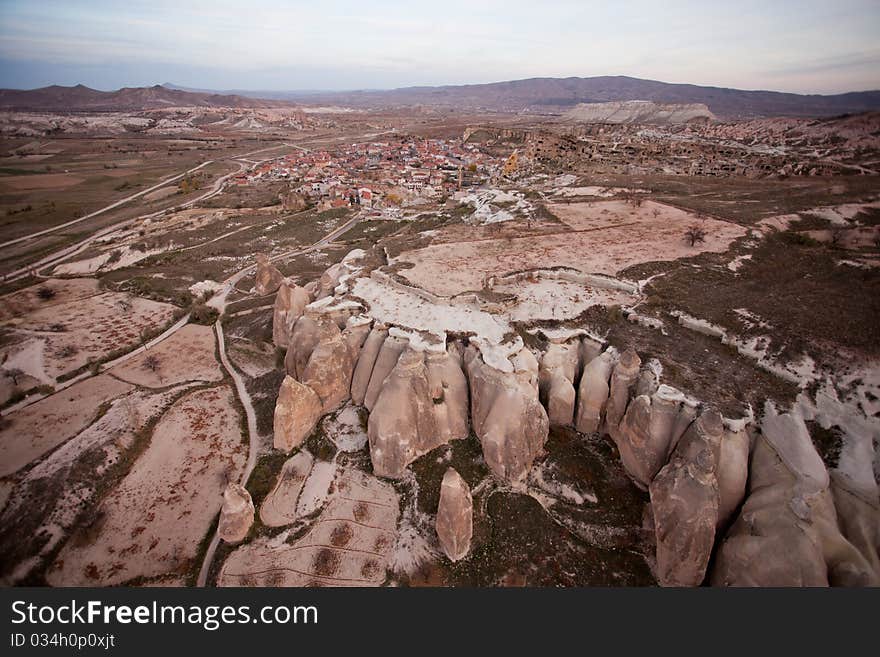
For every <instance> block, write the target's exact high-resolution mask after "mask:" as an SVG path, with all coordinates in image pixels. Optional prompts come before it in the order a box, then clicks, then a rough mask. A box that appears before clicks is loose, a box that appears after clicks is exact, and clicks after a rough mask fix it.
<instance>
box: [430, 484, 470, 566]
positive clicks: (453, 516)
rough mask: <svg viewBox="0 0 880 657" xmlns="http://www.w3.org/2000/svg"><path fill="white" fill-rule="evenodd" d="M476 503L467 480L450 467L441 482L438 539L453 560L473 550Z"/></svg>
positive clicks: (437, 524)
mask: <svg viewBox="0 0 880 657" xmlns="http://www.w3.org/2000/svg"><path fill="white" fill-rule="evenodd" d="M473 515H474V503H473V500H472V499H471V490H470V488H469V487H468V485H467V482H466V481H465V480H464V479H462V478H461V475H460V474H458V472H456V471H455V470H454V469H453V468H447V470H446V473H445V474H444V475H443V483H442V484H440V505H439V506H438V507H437V522H436V527H437V538H439V539H440V546H441V547H442V548H443V552H444V554H446V556H447V557H448V558H449V559H450V561H460V560H461V559H464V558H465V557H466V556H467V553H468V552H469V551H470V549H471V538H472V536H473V533H474V518H473Z"/></svg>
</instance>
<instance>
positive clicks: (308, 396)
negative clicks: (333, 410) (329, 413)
mask: <svg viewBox="0 0 880 657" xmlns="http://www.w3.org/2000/svg"><path fill="white" fill-rule="evenodd" d="M322 408H323V407H322V403H321V398H320V397H318V395H317V394H316V393H315V391H314V390H312V389H311V388H310V387H309V386H307V385H304V384H302V383H300V382H299V381H297V380H296V379H294V378H293V377H292V376H290V375H288V376H285V377H284V380H283V381H282V382H281V388H280V390H279V391H278V399H277V400H276V402H275V419H274V438H273V444H274V446H275V449H280V450H284V451H285V452H290V451H292V450H294V449H296V448H297V447H299V446H300V445H302V443H303V441H304V440H305V439H306V437H307V436H308V435H309V434H310V433H311V432H312V430H313V429H314V428H315V425H316V424H317V423H318V418H320V417H321V412H322Z"/></svg>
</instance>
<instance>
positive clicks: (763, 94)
mask: <svg viewBox="0 0 880 657" xmlns="http://www.w3.org/2000/svg"><path fill="white" fill-rule="evenodd" d="M628 100H649V101H653V102H655V103H667V104H669V103H676V104H692V103H702V104H704V105H706V106H707V107H708V108H709V109H710V110H711V111H712V113H714V114H715V115H716V116H718V117H719V118H751V117H762V116H792V117H813V116H833V115H837V114H847V113H856V112H865V111H871V110H878V109H880V91H861V92H852V93H845V94H837V95H834V96H820V95H802V94H790V93H781V92H778V91H743V90H740V89H726V88H722V87H700V86H697V85H693V84H669V83H667V82H657V81H654V80H641V79H639V78H630V77H625V76H613V77H612V76H602V77H592V78H532V79H529V80H512V81H510V82H493V83H491V84H468V85H460V86H444V87H407V88H403V89H393V90H389V91H356V92H350V93H336V94H326V95H320V94H319V95H311V96H310V97H309V102H330V101H332V102H334V103H337V104H339V103H344V104H348V105H357V106H367V107H381V106H400V105H430V106H434V107H450V108H460V109H484V110H490V111H500V112H533V113H553V114H556V113H562V112H564V111H566V110H568V109H571V108H572V107H573V106H574V105H577V104H579V103H604V102H612V101H628Z"/></svg>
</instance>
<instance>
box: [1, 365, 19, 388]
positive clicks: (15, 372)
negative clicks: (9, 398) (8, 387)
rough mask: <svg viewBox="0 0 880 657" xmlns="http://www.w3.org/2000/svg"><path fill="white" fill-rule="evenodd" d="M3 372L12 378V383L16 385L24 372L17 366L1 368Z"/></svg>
mask: <svg viewBox="0 0 880 657" xmlns="http://www.w3.org/2000/svg"><path fill="white" fill-rule="evenodd" d="M3 372H4V373H5V374H6V376H8V377H9V378H10V379H12V383H13V384H15V385H18V381H19V380H20V379H21V377H23V376H24V372H22V371H21V369H20V368H18V367H10V368H9V369H8V370H3Z"/></svg>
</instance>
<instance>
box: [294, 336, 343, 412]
mask: <svg viewBox="0 0 880 657" xmlns="http://www.w3.org/2000/svg"><path fill="white" fill-rule="evenodd" d="M353 370H354V360H353V359H352V355H351V351H350V350H349V346H348V343H347V342H346V340H345V338H344V337H343V335H342V333H341V332H340V331H339V330H338V329H337V330H336V332H335V333H333V334H331V335H329V336H326V337H324V338H323V339H321V340H320V341H319V342H318V344H317V345H315V349H314V351H312V353H311V356H310V357H309V361H308V363H307V364H306V366H305V369H304V370H303V373H302V378H301V381H302V383H304V384H306V385H307V386H309V387H310V388H311V389H312V390H314V391H315V392H316V393H317V395H318V397H320V398H321V404H322V413H328V412H330V411H332V410H333V409H336V408H339V406H341V405H342V404H343V403H345V401H346V400H347V399H348V395H349V390H350V389H351V374H352V371H353Z"/></svg>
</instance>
